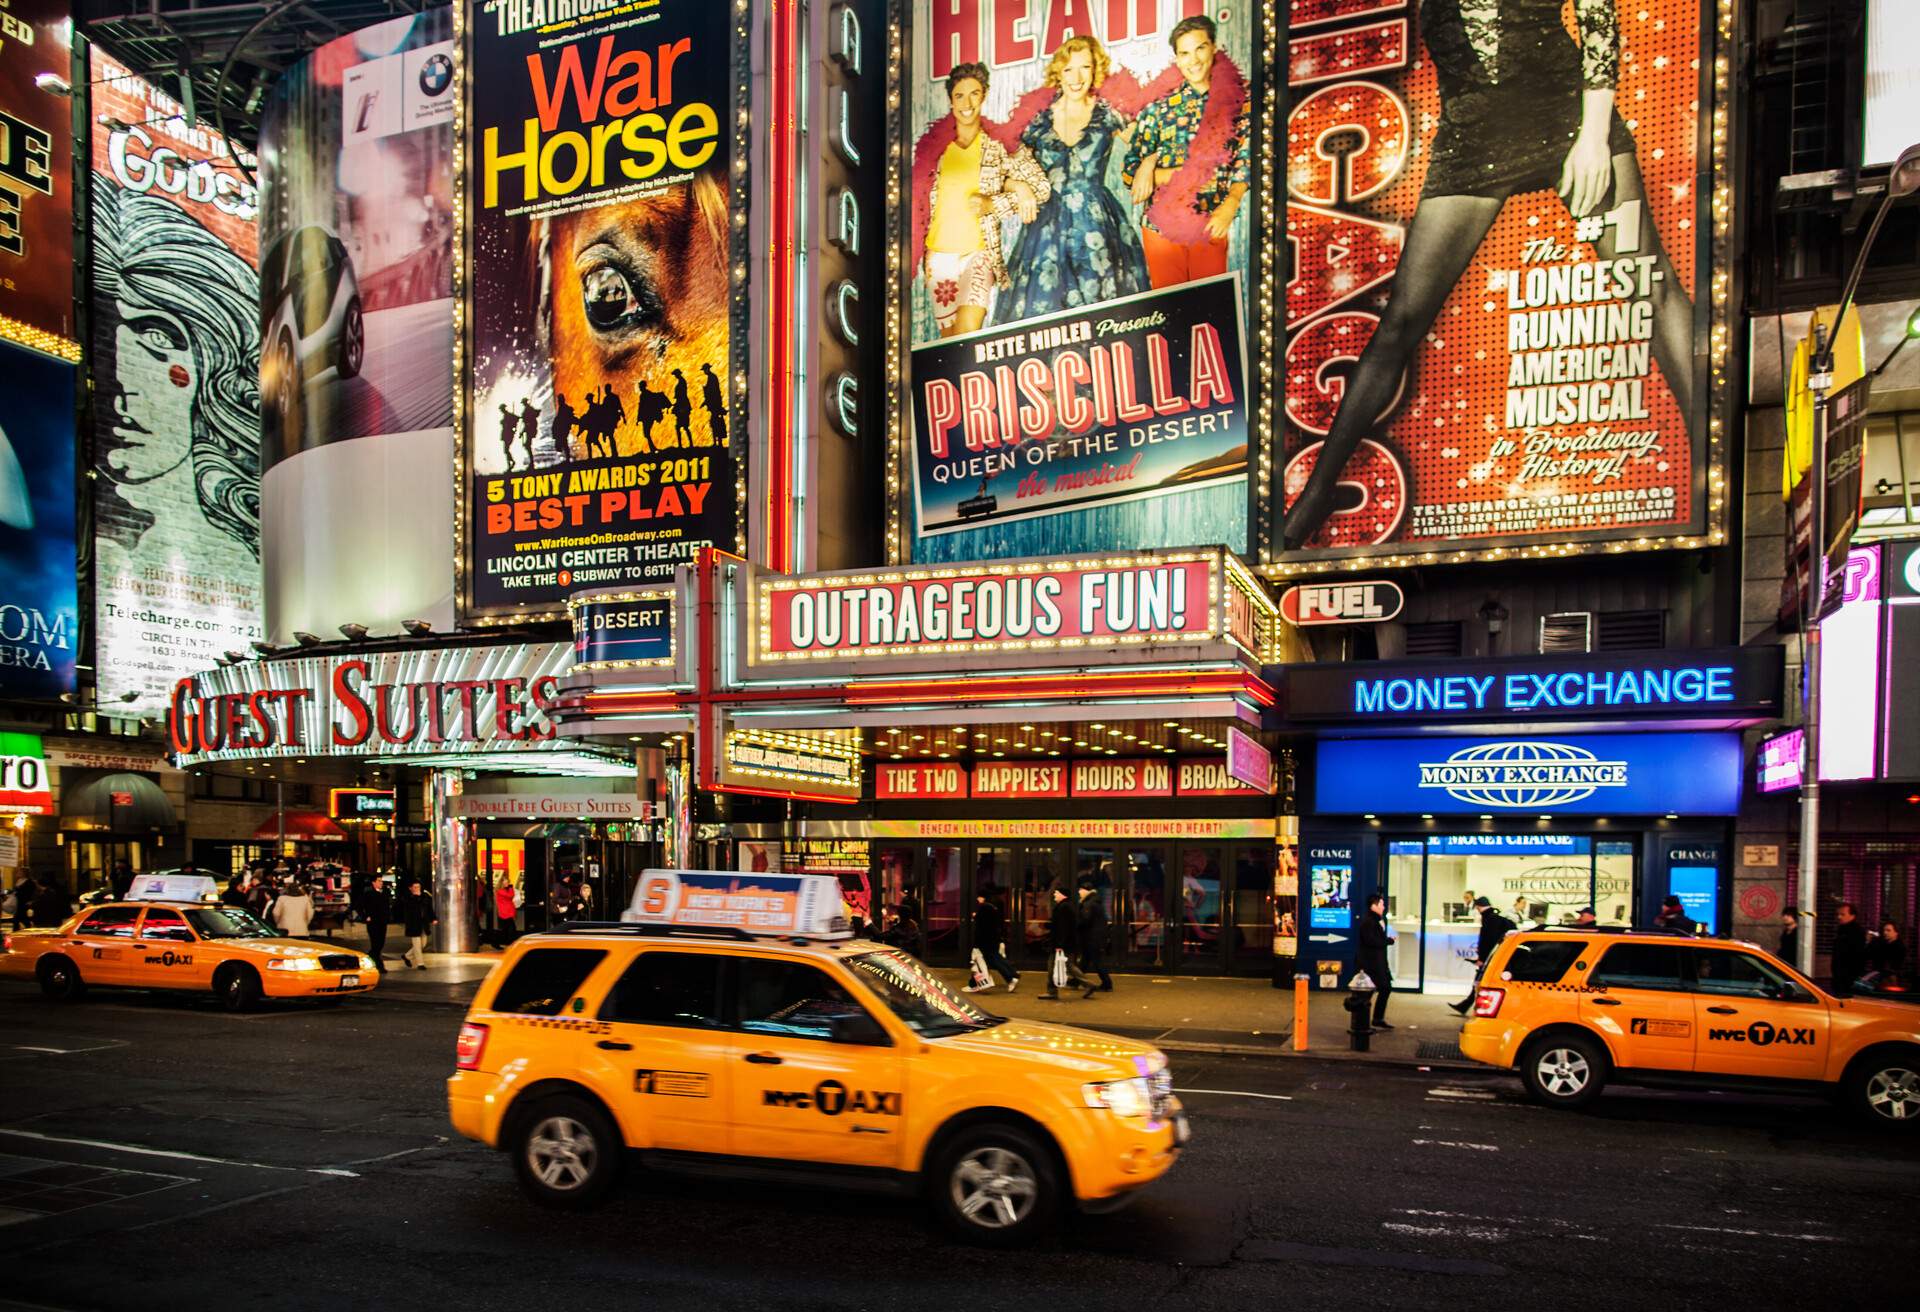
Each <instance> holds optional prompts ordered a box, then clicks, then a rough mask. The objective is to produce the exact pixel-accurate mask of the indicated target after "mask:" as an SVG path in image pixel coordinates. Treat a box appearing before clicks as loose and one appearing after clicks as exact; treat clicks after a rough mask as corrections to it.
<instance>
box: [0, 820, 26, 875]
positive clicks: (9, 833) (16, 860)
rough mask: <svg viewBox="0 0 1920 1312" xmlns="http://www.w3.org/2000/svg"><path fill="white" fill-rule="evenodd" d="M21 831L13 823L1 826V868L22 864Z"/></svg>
mask: <svg viewBox="0 0 1920 1312" xmlns="http://www.w3.org/2000/svg"><path fill="white" fill-rule="evenodd" d="M21 847H22V844H21V842H20V831H19V830H18V829H15V828H14V827H13V826H12V825H7V826H6V827H4V828H0V869H7V868H10V867H12V866H17V865H19V864H20V850H21Z"/></svg>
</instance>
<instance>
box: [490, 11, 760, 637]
mask: <svg viewBox="0 0 1920 1312" xmlns="http://www.w3.org/2000/svg"><path fill="white" fill-rule="evenodd" d="M566 14H567V16H565V17H556V16H554V15H553V14H550V13H549V12H548V11H547V10H546V9H545V8H544V7H542V6H538V5H529V4H525V3H521V2H520V0H487V2H486V3H483V4H481V5H479V6H477V7H476V8H475V10H474V12H473V14H472V16H471V18H470V19H469V20H468V32H467V49H468V61H467V68H468V74H467V76H468V78H469V82H468V86H469V88H470V91H469V104H468V111H469V118H470V120H471V134H470V135H471V145H470V148H469V150H468V155H467V158H468V169H467V175H466V178H465V179H464V186H465V191H464V196H463V203H464V205H465V207H466V213H467V216H468V220H467V222H468V229H469V231H470V234H471V238H470V240H471V256H470V262H469V265H468V278H467V283H466V288H465V295H466V299H467V304H468V307H469V313H468V317H467V322H468V325H469V331H470V333H471V338H470V341H469V343H468V353H469V354H468V360H469V365H468V368H469V386H468V389H467V393H466V395H467V397H468V401H469V407H470V408H469V410H468V411H467V422H466V429H465V450H464V453H463V454H464V460H465V465H464V479H463V482H462V485H461V494H462V496H463V498H464V504H463V506H462V509H461V514H462V516H463V526H464V530H465V535H466V548H465V555H464V558H463V560H462V567H463V569H464V579H465V583H464V588H463V593H464V598H463V599H464V603H465V607H464V608H465V613H466V614H467V615H468V616H469V617H479V618H501V617H506V618H533V617H558V616H560V615H563V614H564V613H565V610H564V603H565V598H566V594H567V593H568V591H570V590H571V589H574V588H578V587H583V586H588V585H592V584H606V585H617V584H626V583H641V582H649V581H665V580H667V579H669V578H670V577H671V576H672V574H673V570H674V568H675V566H677V565H678V564H680V563H681V562H683V561H687V560H691V559H692V558H693V556H694V554H695V553H696V552H697V551H698V550H699V549H700V548H702V547H705V546H718V547H720V548H722V549H724V550H729V551H734V550H740V549H741V548H742V546H743V543H742V541H741V534H742V530H743V524H742V518H741V513H740V498H741V495H742V489H743V479H744V477H745V472H744V471H745V451H746V439H745V436H744V434H743V433H742V432H741V431H740V430H741V424H740V420H739V417H738V416H735V415H732V414H730V413H729V411H728V396H729V394H730V391H731V388H730V386H729V379H730V378H731V376H732V369H731V366H730V360H731V351H732V342H731V340H730V339H731V332H730V330H729V325H728V316H729V312H730V309H731V307H732V303H733V287H732V279H731V277H730V272H729V262H728V243H729V231H730V229H729V214H730V209H729V194H730V192H729V187H730V181H729V179H730V170H729V165H730V163H731V162H732V154H733V152H732V148H731V146H730V144H729V143H730V141H731V132H732V125H731V114H730V111H729V106H730V105H731V103H732V62H731V52H732V32H731V30H730V24H731V18H730V15H729V10H728V7H727V6H725V5H715V4H710V3H704V2H703V0H667V2H666V3H662V4H658V5H655V6H653V7H651V8H649V9H647V10H646V11H645V13H644V15H643V16H642V17H640V18H635V16H634V15H633V14H632V13H629V12H628V10H627V8H626V7H624V6H622V5H618V4H614V3H604V4H602V3H592V2H589V3H583V4H580V5H576V6H573V7H571V9H568V10H566ZM549 20H551V21H549Z"/></svg>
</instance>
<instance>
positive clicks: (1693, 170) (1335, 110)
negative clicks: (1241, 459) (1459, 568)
mask: <svg viewBox="0 0 1920 1312" xmlns="http://www.w3.org/2000/svg"><path fill="white" fill-rule="evenodd" d="M1709 7H1710V0H1633V3H1627V2H1626V0H1576V2H1575V3H1573V4H1571V5H1567V6H1563V5H1562V4H1561V3H1560V2H1559V0H1525V2H1524V3H1509V4H1503V5H1500V6H1498V7H1497V9H1496V10H1494V11H1492V12H1482V11H1481V10H1480V9H1476V8H1474V7H1470V6H1466V5H1453V4H1448V5H1427V6H1424V7H1422V8H1421V9H1420V10H1419V13H1418V16H1417V18H1418V21H1417V22H1416V21H1415V18H1416V16H1415V13H1414V7H1413V6H1412V5H1410V4H1407V3H1405V0H1292V4H1291V27H1290V31H1289V41H1290V47H1291V48H1290V52H1289V60H1288V68H1289V82H1290V86H1291V90H1292V93H1293V94H1292V96H1291V100H1290V103H1291V109H1290V112H1289V115H1288V120H1287V127H1286V135H1287V141H1288V158H1287V184H1286V185H1287V201H1288V204H1287V218H1286V234H1287V241H1288V243H1289V246H1290V247H1291V249H1292V251H1293V256H1294V259H1293V269H1292V275H1291V281H1290V282H1289V283H1288V285H1287V295H1286V312H1285V313H1286V334H1285V365H1284V378H1285V383H1284V392H1285V406H1284V411H1285V414H1284V424H1283V425H1282V426H1281V438H1280V440H1281V442H1282V443H1283V446H1284V449H1283V451H1282V452H1281V454H1280V462H1281V466H1282V472H1281V475H1280V489H1279V490H1278V496H1279V498H1280V501H1281V507H1280V513H1279V515H1278V532H1277V539H1276V541H1275V542H1274V543H1273V544H1272V548H1273V549H1272V551H1271V552H1270V553H1269V559H1270V560H1272V561H1274V562H1275V572H1279V573H1288V572H1299V571H1302V570H1306V569H1315V568H1330V567H1340V566H1347V565H1353V566H1358V565H1361V564H1366V563H1371V564H1376V565H1377V564H1379V563H1381V562H1382V561H1387V562H1392V563H1407V564H1412V563H1419V562H1422V561H1432V560H1436V559H1445V560H1469V559H1476V558H1480V557H1482V556H1484V555H1486V554H1488V553H1493V552H1499V553H1503V554H1509V555H1514V554H1518V555H1540V554H1546V553H1547V552H1549V551H1553V550H1564V549H1566V547H1567V545H1568V544H1572V543H1594V542H1608V543H1612V544H1615V545H1617V546H1651V545H1656V544H1658V543H1660V542H1662V541H1666V540H1691V541H1692V542H1694V543H1695V544H1696V545H1697V544H1699V543H1700V542H1701V541H1702V540H1703V539H1704V538H1705V537H1706V535H1707V534H1708V532H1709V528H1710V510H1711V509H1713V508H1711V507H1710V506H1709V497H1710V494H1711V493H1712V492H1713V491H1714V490H1715V488H1714V486H1713V484H1714V480H1715V477H1716V475H1717V470H1716V468H1715V465H1714V462H1715V455H1714V452H1713V450H1712V449H1711V447H1710V444H1709V441H1708V432H1707V426H1706V424H1705V421H1704V414H1705V410H1706V407H1705V405H1704V401H1705V397H1704V395H1703V391H1704V385H1705V370H1704V369H1703V368H1702V364H1703V359H1702V353H1701V350H1700V348H1701V346H1702V345H1703V344H1704V343H1705V341H1706V335H1705V333H1704V332H1703V331H1702V328H1703V325H1704V323H1705V320H1706V316H1705V315H1704V314H1703V313H1702V312H1701V305H1700V302H1701V293H1702V290H1703V286H1704V284H1703V280H1702V278H1701V276H1700V275H1701V273H1702V268H1703V263H1704V254H1705V251H1706V249H1707V243H1706V240H1705V238H1706V237H1707V236H1708V232H1707V229H1708V226H1709V216H1710V213H1711V211H1710V207H1709V202H1710V199H1711V198H1710V196H1709V195H1707V194H1706V193H1705V192H1704V191H1703V190H1702V188H1701V186H1700V185H1699V184H1700V179H1701V177H1702V176H1703V170H1702V168H1701V152H1702V147H1703V131H1702V126H1703V121H1704V115H1703V112H1702V104H1703V102H1704V99H1705V96H1706V93H1707V91H1708V89H1709V86H1710V83H1709V81H1708V80H1707V78H1706V77H1705V76H1704V75H1703V59H1702V51H1703V49H1704V48H1706V47H1703V44H1702V42H1703V38H1704V37H1705V36H1706V35H1707V34H1709V33H1711V32H1712V30H1713V23H1712V22H1711V21H1710V17H1709ZM1563 10H1564V12H1563ZM1716 162H1717V160H1716ZM1713 522H1717V521H1713Z"/></svg>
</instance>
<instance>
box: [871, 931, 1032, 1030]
mask: <svg viewBox="0 0 1920 1312" xmlns="http://www.w3.org/2000/svg"><path fill="white" fill-rule="evenodd" d="M847 964H848V965H849V966H851V967H853V969H854V972H855V973H856V974H857V975H859V976H860V980H861V982H862V983H864V984H865V985H866V986H867V987H868V988H870V989H872V990H873V991H874V992H875V993H876V994H878V995H879V996H880V1000H881V1001H883V1002H885V1003H886V1004H887V1006H888V1007H890V1008H891V1009H892V1011H893V1014H894V1015H896V1016H898V1017H899V1018H900V1019H901V1021H902V1022H904V1023H905V1024H906V1026H907V1028H908V1029H910V1030H912V1031H913V1032H914V1033H915V1034H918V1035H920V1036H921V1037H922V1038H928V1039H938V1038H943V1037H946V1036H949V1035H954V1034H968V1033H971V1032H973V1031H974V1030H984V1029H989V1028H991V1027H993V1026H995V1025H999V1024H1001V1023H1003V1021H1004V1020H1005V1018H1004V1017H1001V1016H995V1015H991V1014H990V1013H988V1012H985V1011H982V1010H981V1009H980V1008H978V1007H976V1006H974V1005H973V1003H971V1002H969V1001H968V1000H967V999H965V998H963V997H961V996H960V995H959V994H957V993H955V992H954V991H953V990H952V989H950V988H948V987H947V986H946V985H945V984H943V983H941V982H940V980H939V979H938V978H936V977H935V976H934V975H933V973H932V972H930V971H929V970H928V969H927V968H926V967H925V966H923V965H921V964H920V963H919V962H917V961H915V960H914V959H913V958H912V957H909V956H907V955H906V954H904V953H901V952H895V951H892V950H891V949H889V950H888V951H885V952H869V953H866V954H865V955H864V956H858V957H854V958H852V959H851V960H849V961H848V962H847Z"/></svg>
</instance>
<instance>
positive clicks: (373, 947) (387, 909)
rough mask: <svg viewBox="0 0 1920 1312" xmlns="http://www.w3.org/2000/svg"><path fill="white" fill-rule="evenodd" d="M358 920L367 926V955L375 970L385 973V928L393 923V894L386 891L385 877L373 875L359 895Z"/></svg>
mask: <svg viewBox="0 0 1920 1312" xmlns="http://www.w3.org/2000/svg"><path fill="white" fill-rule="evenodd" d="M360 919H361V920H362V921H363V922H365V924H366V926H367V955H368V956H370V957H372V958H373V964H374V968H375V969H376V970H379V971H381V972H385V970H386V968H387V961H386V956H385V953H386V950H387V926H388V925H389V924H390V923H391V922H392V921H393V894H391V893H389V892H388V891H387V877H386V876H385V875H375V876H374V877H373V882H372V883H370V884H368V885H367V888H366V891H365V892H364V893H362V894H361V895H360Z"/></svg>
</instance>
